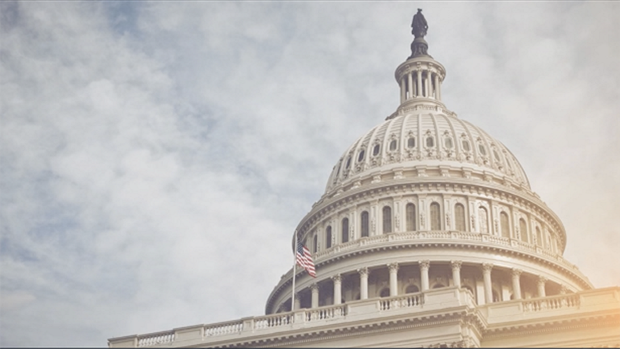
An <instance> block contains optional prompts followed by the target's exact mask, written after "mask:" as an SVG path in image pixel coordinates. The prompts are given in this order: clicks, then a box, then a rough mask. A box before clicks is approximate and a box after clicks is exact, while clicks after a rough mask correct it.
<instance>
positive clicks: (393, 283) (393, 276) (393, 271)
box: [387, 263, 398, 297]
mask: <svg viewBox="0 0 620 349" xmlns="http://www.w3.org/2000/svg"><path fill="white" fill-rule="evenodd" d="M387 266H388V269H389V270H390V297H394V296H396V295H398V263H391V264H388V265H387Z"/></svg>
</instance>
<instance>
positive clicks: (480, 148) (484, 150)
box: [478, 144, 487, 155]
mask: <svg viewBox="0 0 620 349" xmlns="http://www.w3.org/2000/svg"><path fill="white" fill-rule="evenodd" d="M478 150H480V154H482V155H487V150H486V148H485V147H484V145H482V144H478Z"/></svg>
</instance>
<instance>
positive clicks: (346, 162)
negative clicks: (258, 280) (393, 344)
mask: <svg viewBox="0 0 620 349" xmlns="http://www.w3.org/2000/svg"><path fill="white" fill-rule="evenodd" d="M427 48H428V44H427V43H426V41H425V40H424V38H423V37H416V38H415V40H414V41H413V43H412V45H411V49H412V54H411V56H410V57H408V58H407V60H406V61H405V62H403V63H402V64H401V65H400V66H398V67H397V69H396V72H395V78H396V82H397V83H398V86H399V92H400V93H399V95H400V105H399V106H398V108H397V109H396V111H395V112H394V113H392V114H391V115H390V116H388V117H387V118H386V119H385V121H383V122H382V123H380V124H378V125H377V126H375V127H373V128H372V129H371V130H369V131H368V132H366V133H365V134H363V135H362V136H361V137H359V138H358V139H357V140H356V141H355V142H353V144H352V145H351V146H350V147H348V148H347V149H346V150H345V151H344V153H343V154H342V156H340V158H339V159H338V161H337V163H336V164H335V166H334V167H333V169H332V172H331V174H330V176H329V178H328V181H327V185H326V188H325V193H324V194H323V195H322V197H321V198H320V199H319V200H318V201H317V202H316V203H315V204H314V205H313V207H312V210H311V211H310V212H309V213H308V214H307V215H306V216H305V217H304V218H303V219H302V220H301V222H300V223H299V225H298V226H297V229H296V234H297V236H296V238H297V240H298V241H300V242H302V243H303V244H304V245H306V246H308V249H309V251H310V253H311V254H312V257H313V259H314V262H315V264H316V274H317V277H316V279H315V278H313V277H310V276H309V275H308V274H306V273H305V272H304V271H303V269H300V270H297V271H296V275H295V276H296V277H297V285H296V286H294V288H295V289H296V291H297V292H296V295H297V298H295V302H296V305H295V308H300V309H301V308H316V307H321V306H326V305H338V304H342V303H346V302H352V301H356V300H364V299H368V298H373V297H394V296H397V295H406V294H413V293H416V292H425V291H427V290H430V289H435V288H443V287H460V288H464V289H467V290H469V292H471V294H472V296H473V298H474V299H475V300H476V302H477V303H478V304H489V303H494V302H501V301H508V300H515V299H523V298H532V297H544V296H547V295H560V294H566V293H573V292H579V291H583V290H589V289H591V288H592V285H591V284H590V282H589V281H588V279H587V278H586V277H585V276H584V275H583V274H582V273H581V272H580V271H579V270H578V269H577V267H575V266H574V265H573V264H571V263H569V262H567V261H566V260H564V258H563V257H562V254H563V252H564V249H565V247H566V232H565V229H564V226H563V225H562V222H561V221H560V219H559V218H558V217H557V215H556V214H555V213H554V212H553V211H552V210H551V209H550V208H549V207H547V205H546V204H545V203H544V202H543V201H542V200H541V199H540V198H539V196H538V195H537V194H536V193H534V192H533V191H532V190H531V187H530V183H529V181H528V179H527V176H526V174H525V171H524V170H523V168H522V167H521V165H520V164H519V162H518V160H517V159H516V158H515V156H514V155H513V154H512V153H511V152H510V150H508V148H507V147H506V146H504V145H503V144H502V143H501V142H500V141H498V140H496V139H495V138H493V137H491V136H490V135H489V134H488V133H486V132H485V131H483V130H482V129H481V128H479V127H477V126H474V125H472V124H471V123H469V122H467V121H465V120H462V119H460V118H459V117H457V115H456V113H454V112H452V111H450V110H448V109H447V108H446V106H445V105H444V103H443V102H442V98H441V84H442V83H443V81H444V79H445V77H446V70H445V68H444V67H443V65H441V64H440V63H439V62H437V61H436V60H435V59H434V58H433V57H432V56H430V55H429V54H428V52H427ZM293 240H295V238H294V239H293ZM292 288H293V270H291V271H289V272H288V273H287V274H285V275H283V276H282V279H281V280H280V282H279V283H278V284H277V285H276V287H275V288H274V290H273V291H272V293H271V295H270V296H269V298H268V300H267V305H266V309H265V310H266V313H267V314H272V313H279V312H287V311H291V302H292V299H291V298H292V297H291V294H292Z"/></svg>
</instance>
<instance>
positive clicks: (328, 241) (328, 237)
mask: <svg viewBox="0 0 620 349" xmlns="http://www.w3.org/2000/svg"><path fill="white" fill-rule="evenodd" d="M330 247H332V226H331V225H329V226H327V229H325V248H330Z"/></svg>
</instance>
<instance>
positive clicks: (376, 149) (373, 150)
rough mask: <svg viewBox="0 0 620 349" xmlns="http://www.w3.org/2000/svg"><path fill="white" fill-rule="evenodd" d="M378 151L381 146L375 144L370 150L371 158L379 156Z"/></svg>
mask: <svg viewBox="0 0 620 349" xmlns="http://www.w3.org/2000/svg"><path fill="white" fill-rule="evenodd" d="M379 150H381V145H379V144H375V146H374V148H372V156H377V155H379Z"/></svg>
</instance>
